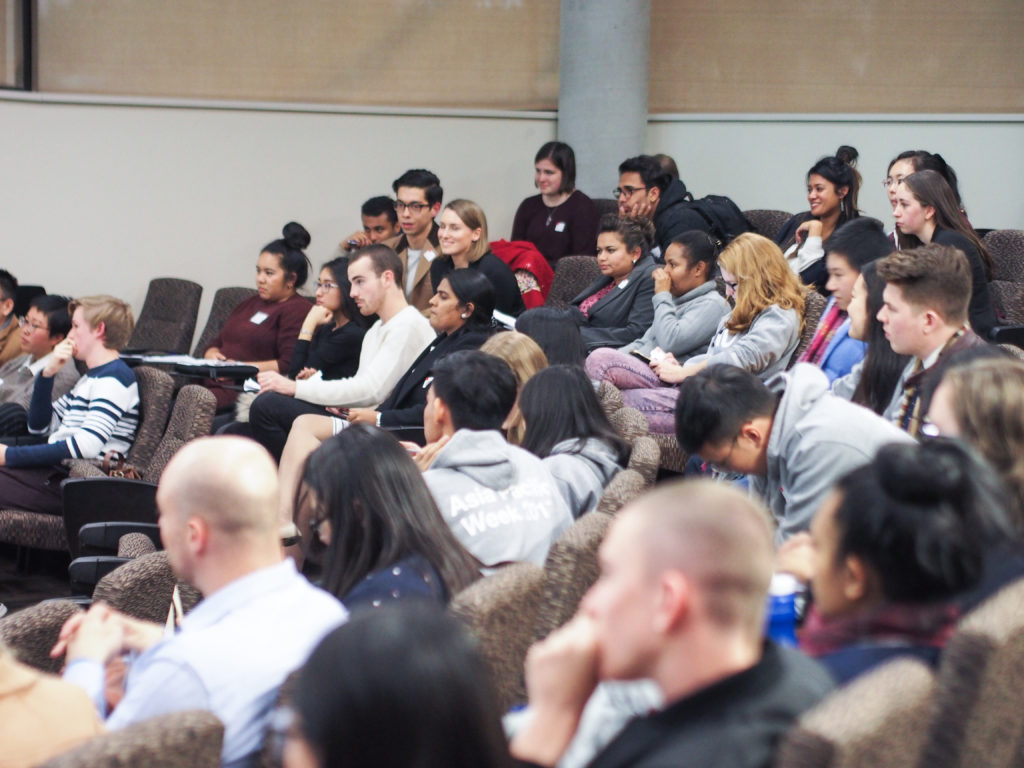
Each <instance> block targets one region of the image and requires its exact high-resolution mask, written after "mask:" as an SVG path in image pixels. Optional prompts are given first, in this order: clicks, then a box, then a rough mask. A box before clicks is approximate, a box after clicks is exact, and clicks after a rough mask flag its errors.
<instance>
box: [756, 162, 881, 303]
mask: <svg viewBox="0 0 1024 768" xmlns="http://www.w3.org/2000/svg"><path fill="white" fill-rule="evenodd" d="M857 156H858V155H857V150H856V149H854V148H853V147H848V146H845V145H844V146H841V147H840V148H839V149H838V150H836V153H835V155H832V156H831V157H823V158H821V159H820V160H818V162H816V163H815V164H814V165H812V166H811V169H810V170H809V171H808V172H807V202H808V203H809V204H810V210H808V211H804V212H803V213H798V214H796V215H795V216H793V217H792V218H791V219H790V220H789V221H787V222H786V223H785V224H784V225H783V227H782V229H781V230H780V232H779V234H778V236H777V237H776V238H775V242H776V243H777V244H778V246H779V247H780V248H782V250H783V251H784V254H785V256H786V261H787V262H789V266H790V268H791V269H792V270H793V272H795V273H796V274H797V275H799V276H800V279H801V280H803V282H804V283H806V284H807V285H813V286H815V287H816V288H817V289H818V290H819V291H821V292H822V293H824V292H825V282H826V281H827V280H828V272H827V271H826V269H825V260H824V259H825V247H824V243H825V242H826V241H827V240H828V239H829V238H830V237H832V233H833V232H835V231H836V229H837V228H838V227H839V226H840V225H841V224H843V223H844V222H847V221H849V220H850V219H855V218H857V217H858V216H859V215H860V211H858V210H857V193H858V192H859V191H860V183H861V178H860V173H858V172H857V169H856V167H855V165H856V163H857Z"/></svg>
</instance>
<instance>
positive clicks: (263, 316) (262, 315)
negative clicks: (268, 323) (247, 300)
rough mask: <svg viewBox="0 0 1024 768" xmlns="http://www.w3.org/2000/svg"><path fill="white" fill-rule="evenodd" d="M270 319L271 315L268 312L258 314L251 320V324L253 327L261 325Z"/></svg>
mask: <svg viewBox="0 0 1024 768" xmlns="http://www.w3.org/2000/svg"><path fill="white" fill-rule="evenodd" d="M268 317H270V315H268V314H267V313H266V312H257V313H256V314H255V315H253V316H252V317H250V318H249V322H250V323H252V324H253V325H259V324H260V323H262V322H263V321H264V320H266V319H267V318H268Z"/></svg>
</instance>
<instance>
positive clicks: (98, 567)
mask: <svg viewBox="0 0 1024 768" xmlns="http://www.w3.org/2000/svg"><path fill="white" fill-rule="evenodd" d="M127 562H128V558H126V557H111V556H110V555H99V556H89V557H77V558H75V559H74V560H72V561H71V565H69V566H68V578H69V579H70V580H71V592H72V594H79V595H88V596H89V597H92V593H93V592H94V591H95V589H96V585H97V584H98V583H99V581H100V579H102V578H103V577H104V576H106V575H107V574H108V573H110V572H111V571H113V570H114V569H115V568H119V567H121V566H122V565H124V564H125V563H127Z"/></svg>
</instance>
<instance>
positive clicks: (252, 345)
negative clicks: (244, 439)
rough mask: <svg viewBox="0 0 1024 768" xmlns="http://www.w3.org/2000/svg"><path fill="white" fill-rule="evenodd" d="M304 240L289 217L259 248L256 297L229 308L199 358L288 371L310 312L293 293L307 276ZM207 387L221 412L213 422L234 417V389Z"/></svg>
mask: <svg viewBox="0 0 1024 768" xmlns="http://www.w3.org/2000/svg"><path fill="white" fill-rule="evenodd" d="M309 241H310V237H309V232H307V231H306V228H305V227H303V226H302V225H301V224H298V223H296V222H294V221H292V222H289V223H288V224H286V225H285V227H284V230H282V236H281V237H280V238H279V239H277V240H273V241H271V242H269V243H267V244H266V245H265V246H264V247H263V249H262V250H261V251H260V255H259V259H258V260H257V262H256V288H257V293H256V295H255V296H253V297H251V298H248V299H246V300H245V301H243V302H242V303H241V304H239V305H238V306H237V307H235V308H234V310H232V312H231V314H230V315H229V316H228V319H227V320H226V321H225V322H224V326H223V327H222V328H221V330H220V333H218V334H217V335H216V336H215V337H214V338H213V339H211V340H210V345H209V346H208V347H207V348H206V349H205V350H204V351H203V357H205V358H206V359H208V360H234V361H237V362H240V363H245V364H246V365H253V366H256V368H258V369H259V370H260V371H276V372H278V373H287V372H288V370H289V368H290V367H291V362H292V352H293V350H294V349H295V343H296V341H298V338H299V330H300V329H301V328H302V322H303V320H305V318H306V315H307V314H308V313H309V301H308V300H306V299H305V298H303V297H302V296H300V295H299V294H298V289H299V288H301V287H302V286H303V285H305V283H306V278H307V277H308V276H309V267H310V265H309V259H307V258H306V254H305V253H304V252H303V249H304V248H306V247H308V246H309ZM207 386H208V387H209V388H210V390H211V391H212V392H213V394H214V395H215V396H216V398H217V411H218V414H219V415H220V416H221V418H220V419H219V420H218V421H217V422H215V426H222V425H224V424H227V423H228V422H230V421H231V420H232V417H233V415H234V413H233V411H232V407H233V405H234V402H235V399H236V398H237V396H238V391H237V390H234V389H228V388H227V387H225V386H223V385H222V384H220V383H218V382H216V381H211V382H207Z"/></svg>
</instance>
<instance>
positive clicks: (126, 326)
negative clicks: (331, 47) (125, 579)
mask: <svg viewBox="0 0 1024 768" xmlns="http://www.w3.org/2000/svg"><path fill="white" fill-rule="evenodd" d="M69 309H70V310H71V330H70V331H69V333H68V335H67V338H65V339H64V340H63V341H62V342H60V343H59V344H58V345H57V346H56V347H54V349H53V352H52V353H51V356H50V361H49V362H48V363H47V364H46V365H45V366H44V367H43V369H42V370H41V371H40V372H39V375H38V376H36V380H35V385H34V387H33V389H32V401H31V403H30V405H29V409H28V430H29V432H30V433H32V434H35V435H41V436H42V435H45V436H46V439H45V443H44V444H40V445H13V446H6V445H0V503H2V504H4V505H5V507H4V508H12V507H13V508H14V509H24V510H29V511H32V512H43V513H46V514H51V515H59V514H61V511H62V506H61V498H60V479H61V478H62V477H66V476H67V469H66V467H64V465H63V464H62V462H63V461H64V459H93V458H96V457H98V456H101V455H104V454H107V453H113V452H119V453H127V452H128V449H129V448H131V445H132V442H133V441H134V440H135V431H136V429H138V426H139V387H138V384H137V383H136V382H135V374H134V373H133V372H132V369H131V368H129V367H128V366H127V365H125V363H124V362H123V361H122V360H121V357H120V355H119V354H118V350H119V349H122V348H123V347H124V346H125V345H126V344H127V343H128V339H129V338H131V335H132V329H133V328H134V327H135V321H134V319H133V318H132V310H131V308H130V307H129V306H128V305H127V304H126V303H125V302H123V301H121V300H120V299H115V298H114V297H112V296H86V297H84V298H81V299H76V300H75V301H72V302H71V304H70V306H69ZM72 355H74V357H75V359H77V360H81V361H82V362H83V363H85V366H86V368H87V369H88V370H87V372H86V374H85V376H83V377H82V378H80V379H79V380H78V383H77V384H75V386H74V387H72V389H71V391H70V392H68V393H67V394H66V395H64V396H63V397H61V398H59V399H58V400H56V401H54V400H53V386H54V383H55V379H56V376H57V372H58V371H60V369H61V368H62V367H64V365H65V364H67V362H68V360H69V359H70V358H71V356H72Z"/></svg>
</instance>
